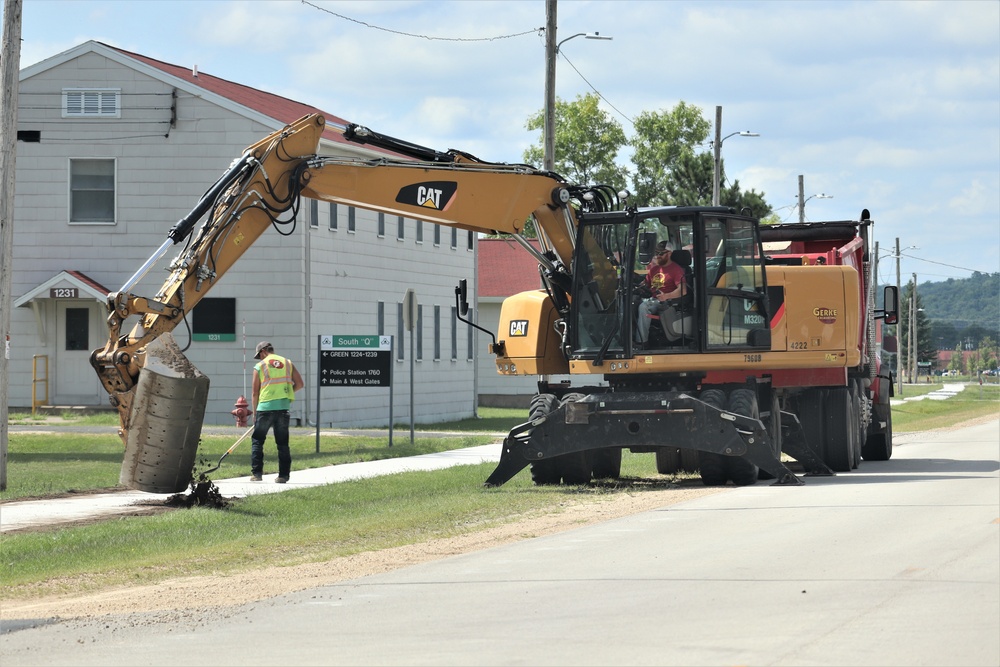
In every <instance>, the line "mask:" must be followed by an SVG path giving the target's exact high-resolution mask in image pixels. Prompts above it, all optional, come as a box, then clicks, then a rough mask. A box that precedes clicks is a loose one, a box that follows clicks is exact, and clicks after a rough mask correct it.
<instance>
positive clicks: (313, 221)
mask: <svg viewBox="0 0 1000 667" xmlns="http://www.w3.org/2000/svg"><path fill="white" fill-rule="evenodd" d="M309 226H310V227H319V202H318V201H316V200H315V199H310V200H309Z"/></svg>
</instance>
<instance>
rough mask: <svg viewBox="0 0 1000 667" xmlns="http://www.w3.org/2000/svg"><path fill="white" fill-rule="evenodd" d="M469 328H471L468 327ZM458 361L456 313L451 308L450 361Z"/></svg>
mask: <svg viewBox="0 0 1000 667" xmlns="http://www.w3.org/2000/svg"><path fill="white" fill-rule="evenodd" d="M470 328H471V327H470ZM457 359H458V311H457V310H456V309H455V306H452V307H451V360H452V361H455V360H457Z"/></svg>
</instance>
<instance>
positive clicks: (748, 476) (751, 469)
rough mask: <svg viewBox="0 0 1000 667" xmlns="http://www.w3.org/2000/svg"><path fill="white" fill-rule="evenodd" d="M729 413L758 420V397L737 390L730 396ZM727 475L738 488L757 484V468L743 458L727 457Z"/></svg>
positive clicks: (750, 392) (751, 393) (743, 390)
mask: <svg viewBox="0 0 1000 667" xmlns="http://www.w3.org/2000/svg"><path fill="white" fill-rule="evenodd" d="M729 411H730V412H732V413H734V414H737V415H742V416H744V417H753V418H754V419H757V418H758V417H759V415H760V412H759V409H758V408H757V396H756V394H754V392H752V391H750V390H749V389H736V390H734V391H733V392H732V393H731V394H729ZM725 461H726V474H727V476H728V477H729V479H731V480H733V484H734V485H736V486H750V485H751V484H756V483H757V472H758V469H757V466H756V465H754V464H753V463H750V461H748V460H746V459H745V458H743V457H742V456H727V457H725Z"/></svg>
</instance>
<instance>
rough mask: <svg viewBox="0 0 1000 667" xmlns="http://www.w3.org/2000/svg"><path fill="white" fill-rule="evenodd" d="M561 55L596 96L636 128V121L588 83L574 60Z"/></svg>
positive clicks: (560, 53) (561, 53)
mask: <svg viewBox="0 0 1000 667" xmlns="http://www.w3.org/2000/svg"><path fill="white" fill-rule="evenodd" d="M559 55H560V56H562V57H563V60H565V61H566V62H567V63H569V66H570V67H572V68H573V71H574V72H576V73H577V75H578V76H579V77H580V78H581V79H583V82H584V83H586V84H587V85H588V86H590V89H591V90H592V91H594V93H595V94H596V95H597V96H598V97H600V98H601V99H602V100H604V101H605V102H606V103H607V105H608V106H609V107H611V108H612V109H614V110H615V111H616V112H618V115H619V116H621V117H622V118H624V119H625V120H627V121H628V122H629V124H631V125H632V126H635V121H634V120H632V119H631V118H629V117H628V116H626V115H625V114H624V113H622V112H621V111H620V110H619V109H618V107H616V106H615V105H614V104H612V103H611V102H610V101H609V100H608V98H606V97H605V96H604V95H602V94H601V91H599V90H598V89H597V88H595V87H594V84H592V83H591V82H590V81H587V77H585V76H584V75H583V74H581V73H580V70H578V69H577V68H576V65H574V64H573V61H572V60H570V59H569V58H567V57H566V55H565V54H564V53H563V52H562V51H560V52H559Z"/></svg>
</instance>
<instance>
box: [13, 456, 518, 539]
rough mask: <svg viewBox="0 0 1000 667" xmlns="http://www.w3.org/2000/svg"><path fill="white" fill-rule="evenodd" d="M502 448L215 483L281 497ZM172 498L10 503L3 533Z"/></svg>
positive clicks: (476, 459)
mask: <svg viewBox="0 0 1000 667" xmlns="http://www.w3.org/2000/svg"><path fill="white" fill-rule="evenodd" d="M501 447H502V445H501V443H499V442H497V443H494V444H490V445H480V446H478V447H468V448H465V449H456V450H452V451H446V452H437V453H435V454H421V455H419V456H407V457H402V458H395V459H383V460H380V461H365V462H362V463H345V464H343V465H335V466H326V467H324V468H309V469H306V470H294V469H293V470H292V476H291V478H290V480H289V481H288V483H287V484H276V483H275V481H274V479H275V478H276V477H277V475H276V474H272V475H265V476H264V481H262V482H251V481H250V477H249V476H244V477H234V478H232V479H219V480H216V479H213V480H212V481H213V482H214V483H215V486H217V487H218V489H219V493H221V494H222V496H223V497H224V498H243V497H246V496H251V495H255V494H261V493H279V492H281V491H288V490H289V489H303V488H307V487H312V486H323V485H325V484H335V483H337V482H345V481H348V480H354V479H366V478H368V477H377V476H380V475H392V474H395V473H400V472H409V471H414V470H440V469H443V468H450V467H452V466H458V465H477V464H479V463H496V462H497V461H499V460H500V451H501ZM186 492H187V491H186V490H185V493H186ZM172 495H175V494H172V493H163V494H160V493H147V492H145V491H122V492H120V493H100V494H91V495H82V494H81V495H78V496H72V497H66V498H52V499H46V500H23V501H16V502H10V503H4V504H3V505H0V532H4V533H6V532H9V531H15V530H24V529H25V528H35V527H39V526H55V525H59V524H63V523H71V522H74V521H82V520H87V519H96V518H99V517H108V516H114V515H124V514H131V513H136V512H141V511H143V509H144V508H145V507H148V506H149V505H155V504H163V502H164V501H166V499H167V498H169V497H170V496H172Z"/></svg>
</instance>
